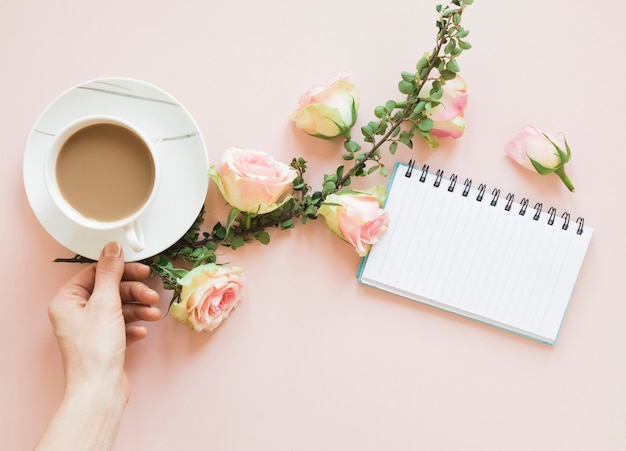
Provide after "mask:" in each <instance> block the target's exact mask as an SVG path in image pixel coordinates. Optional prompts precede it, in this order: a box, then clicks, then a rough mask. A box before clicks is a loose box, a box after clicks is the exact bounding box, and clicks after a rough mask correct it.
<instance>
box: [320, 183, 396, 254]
mask: <svg viewBox="0 0 626 451" xmlns="http://www.w3.org/2000/svg"><path fill="white" fill-rule="evenodd" d="M385 195H386V190H385V188H384V187H382V186H378V187H376V188H374V189H372V190H369V191H344V192H340V193H338V194H330V195H328V196H327V198H326V200H325V201H324V204H322V206H321V207H320V209H319V214H321V215H322V216H324V220H325V221H326V225H327V226H328V228H329V229H330V230H331V231H332V232H333V233H334V234H335V235H337V236H338V237H340V238H342V239H343V240H345V241H347V242H348V243H350V244H351V245H352V246H354V249H355V250H356V252H357V254H359V256H361V257H364V256H365V255H367V253H368V252H369V250H370V248H371V246H372V244H375V243H376V242H378V241H379V240H380V238H381V237H382V236H383V234H384V233H385V232H386V231H387V228H388V226H389V215H388V214H387V212H386V211H385V210H384V209H382V208H381V204H382V202H383V200H384V196H385Z"/></svg>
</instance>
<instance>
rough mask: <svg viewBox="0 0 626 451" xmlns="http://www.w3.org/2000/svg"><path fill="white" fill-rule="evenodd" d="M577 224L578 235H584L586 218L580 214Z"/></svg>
mask: <svg viewBox="0 0 626 451" xmlns="http://www.w3.org/2000/svg"><path fill="white" fill-rule="evenodd" d="M576 224H578V230H576V235H582V234H583V226H584V225H585V218H582V217H580V216H579V217H578V219H577V220H576Z"/></svg>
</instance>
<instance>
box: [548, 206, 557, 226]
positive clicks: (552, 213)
mask: <svg viewBox="0 0 626 451" xmlns="http://www.w3.org/2000/svg"><path fill="white" fill-rule="evenodd" d="M548 215H549V218H548V225H552V224H554V219H555V218H556V208H554V207H550V208H549V209H548Z"/></svg>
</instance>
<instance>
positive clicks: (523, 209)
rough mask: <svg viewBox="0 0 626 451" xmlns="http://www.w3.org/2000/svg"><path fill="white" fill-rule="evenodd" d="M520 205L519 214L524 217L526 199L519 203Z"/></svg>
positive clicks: (526, 206)
mask: <svg viewBox="0 0 626 451" xmlns="http://www.w3.org/2000/svg"><path fill="white" fill-rule="evenodd" d="M520 205H521V206H522V208H520V210H519V214H520V216H524V215H525V214H526V209H527V208H528V199H526V198H525V197H524V198H523V199H522V201H521V202H520Z"/></svg>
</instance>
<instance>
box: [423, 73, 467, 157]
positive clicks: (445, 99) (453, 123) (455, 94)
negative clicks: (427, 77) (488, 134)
mask: <svg viewBox="0 0 626 451" xmlns="http://www.w3.org/2000/svg"><path fill="white" fill-rule="evenodd" d="M433 73H434V74H433V75H434V76H438V72H437V70H434V71H433ZM431 89H432V82H428V83H426V84H424V86H423V87H422V90H421V91H420V97H422V98H425V97H428V96H429V95H430V90H431ZM442 89H443V95H442V97H441V99H440V100H439V102H440V103H439V105H437V106H436V107H435V108H433V110H432V112H431V114H430V115H429V117H430V119H432V121H433V122H434V125H433V128H432V129H431V130H430V135H431V136H433V137H435V139H433V140H432V141H430V140H428V141H429V144H430V146H431V147H437V146H438V141H437V139H436V138H445V137H450V138H455V139H456V138H460V137H461V136H462V135H463V132H464V131H465V118H464V117H465V113H464V111H465V107H466V106H467V89H466V85H465V80H463V78H462V77H461V76H460V75H458V74H457V76H456V78H453V79H452V80H447V81H446V83H445V84H444V85H443V88H442Z"/></svg>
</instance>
